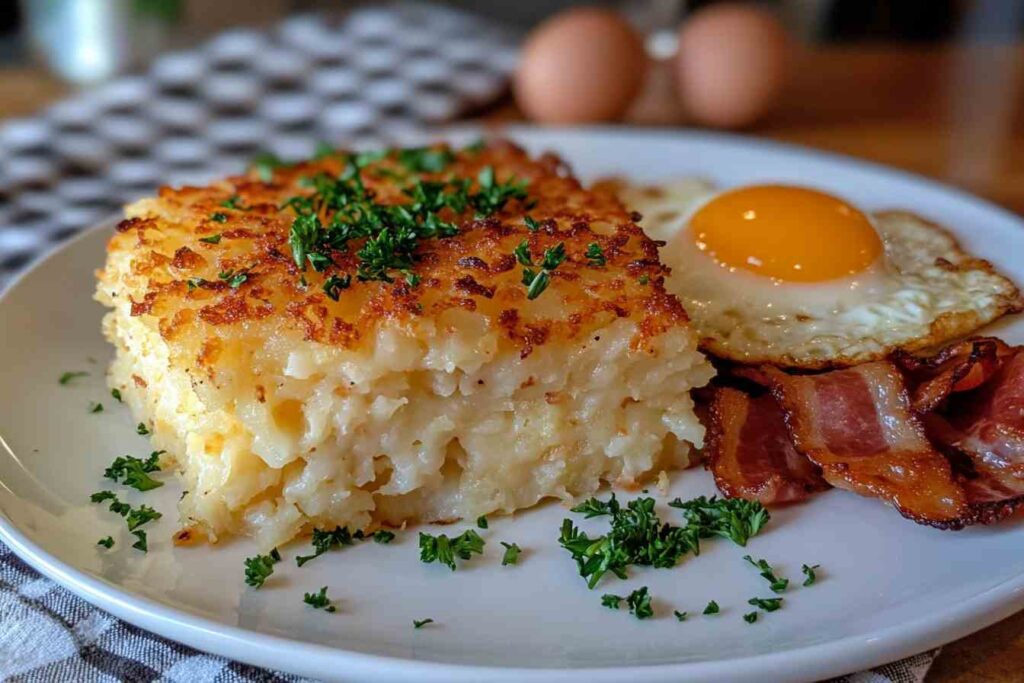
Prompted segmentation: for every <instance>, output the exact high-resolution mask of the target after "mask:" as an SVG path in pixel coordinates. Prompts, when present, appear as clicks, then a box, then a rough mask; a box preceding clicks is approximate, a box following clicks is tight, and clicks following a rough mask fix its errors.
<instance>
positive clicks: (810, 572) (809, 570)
mask: <svg viewBox="0 0 1024 683" xmlns="http://www.w3.org/2000/svg"><path fill="white" fill-rule="evenodd" d="M820 566H821V565H820V564H812V565H811V566H810V567H808V566H807V565H806V564H805V565H804V566H802V567H801V568H800V571H802V572H803V573H804V576H806V577H807V578H806V579H804V585H805V586H811V585H814V582H815V581H817V580H818V575H817V574H815V573H814V570H815V569H817V568H818V567H820Z"/></svg>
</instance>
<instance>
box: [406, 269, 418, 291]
mask: <svg viewBox="0 0 1024 683" xmlns="http://www.w3.org/2000/svg"><path fill="white" fill-rule="evenodd" d="M421 279H422V278H420V276H419V275H417V274H416V273H414V272H412V271H411V270H407V271H405V284H407V285H409V286H410V287H415V286H416V285H418V284H419V283H420V280H421Z"/></svg>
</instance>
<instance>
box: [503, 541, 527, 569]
mask: <svg viewBox="0 0 1024 683" xmlns="http://www.w3.org/2000/svg"><path fill="white" fill-rule="evenodd" d="M501 544H502V545H503V546H505V554H504V555H503V556H502V557H501V566H502V567H504V566H506V565H510V564H518V563H519V553H521V552H523V549H522V548H520V547H519V546H518V545H516V544H515V543H505V541H502V542H501Z"/></svg>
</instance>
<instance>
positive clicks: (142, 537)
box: [132, 529, 149, 553]
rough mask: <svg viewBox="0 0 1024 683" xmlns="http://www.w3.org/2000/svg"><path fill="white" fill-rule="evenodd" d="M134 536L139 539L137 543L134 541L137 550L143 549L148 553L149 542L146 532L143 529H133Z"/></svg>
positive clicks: (133, 544)
mask: <svg viewBox="0 0 1024 683" xmlns="http://www.w3.org/2000/svg"><path fill="white" fill-rule="evenodd" d="M132 536H134V537H135V538H136V539H137V540H136V541H135V543H132V547H133V548H135V549H136V550H141V551H142V552H144V553H148V552H149V542H148V541H147V540H146V532H145V531H143V530H142V529H139V530H137V531H133V532H132Z"/></svg>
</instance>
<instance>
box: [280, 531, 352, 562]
mask: <svg viewBox="0 0 1024 683" xmlns="http://www.w3.org/2000/svg"><path fill="white" fill-rule="evenodd" d="M360 537H362V535H360ZM352 539H353V536H352V534H351V533H350V532H349V530H348V527H341V526H336V527H334V531H324V530H323V529H313V548H314V550H315V552H314V553H313V554H312V555H300V556H298V557H296V558H295V564H297V565H298V566H300V567H301V566H302V565H304V564H306V563H307V562H309V561H310V560H312V559H314V558H316V557H320V556H321V555H323V554H324V553H326V552H327V551H328V550H333V549H334V548H340V547H341V546H343V545H352V543H353V540H352Z"/></svg>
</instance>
